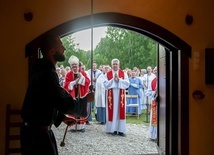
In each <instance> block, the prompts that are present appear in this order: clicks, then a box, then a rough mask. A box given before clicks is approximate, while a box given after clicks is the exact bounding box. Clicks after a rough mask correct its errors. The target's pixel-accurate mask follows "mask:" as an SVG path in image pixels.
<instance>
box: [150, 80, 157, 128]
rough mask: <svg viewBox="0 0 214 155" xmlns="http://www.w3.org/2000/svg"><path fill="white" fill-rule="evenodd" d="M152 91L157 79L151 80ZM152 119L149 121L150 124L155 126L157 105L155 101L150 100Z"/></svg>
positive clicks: (155, 86) (154, 88)
mask: <svg viewBox="0 0 214 155" xmlns="http://www.w3.org/2000/svg"><path fill="white" fill-rule="evenodd" d="M151 85H152V91H155V90H156V88H157V78H154V79H153V80H152V83H151ZM151 106H152V119H151V124H152V126H157V103H156V100H152V105H151Z"/></svg>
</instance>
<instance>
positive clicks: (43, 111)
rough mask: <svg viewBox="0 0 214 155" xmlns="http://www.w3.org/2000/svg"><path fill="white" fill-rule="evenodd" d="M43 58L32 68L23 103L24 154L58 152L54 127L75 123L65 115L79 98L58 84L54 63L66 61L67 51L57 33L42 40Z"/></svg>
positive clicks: (52, 154) (50, 154)
mask: <svg viewBox="0 0 214 155" xmlns="http://www.w3.org/2000/svg"><path fill="white" fill-rule="evenodd" d="M40 47H41V52H42V55H43V58H42V59H38V60H37V61H36V62H35V64H34V65H33V67H32V73H31V76H30V79H29V85H28V88H27V92H26V95H25V98H24V102H23V105H22V113H21V116H22V119H23V124H22V126H21V128H20V135H21V151H22V155H39V154H45V155H58V150H57V145H56V140H55V137H54V133H53V131H52V130H51V126H52V125H55V126H56V127H58V126H59V125H60V124H61V122H62V121H63V122H64V123H66V124H68V125H72V124H74V122H73V121H72V120H70V119H68V118H67V117H65V114H72V113H73V112H74V108H75V104H76V102H77V101H76V100H75V99H73V98H72V96H71V95H70V94H69V93H68V92H67V91H66V90H64V89H63V88H62V87H61V86H60V84H59V78H58V75H57V73H56V69H55V65H56V63H57V61H64V60H65V56H64V51H65V47H64V46H63V44H62V42H61V40H60V38H59V37H58V36H53V35H48V36H46V37H44V38H43V39H42V42H41V46H40Z"/></svg>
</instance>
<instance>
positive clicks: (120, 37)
mask: <svg viewBox="0 0 214 155" xmlns="http://www.w3.org/2000/svg"><path fill="white" fill-rule="evenodd" d="M62 42H63V44H64V46H65V48H66V52H65V55H66V60H65V61H64V62H59V63H57V65H61V64H63V65H64V66H68V65H69V64H68V59H69V58H70V56H71V55H75V56H77V57H78V58H79V60H80V61H82V62H83V63H84V64H85V65H86V68H87V69H89V68H91V51H84V50H80V49H79V48H78V44H74V39H73V38H72V35H68V36H66V37H64V38H62ZM113 58H118V59H119V60H120V66H121V68H122V69H124V68H130V69H133V67H138V68H146V67H147V66H153V67H154V66H156V42H155V41H153V40H151V39H150V38H148V37H146V36H144V35H142V34H139V33H136V32H133V31H130V30H127V29H122V28H118V27H107V32H106V37H104V38H101V40H100V42H99V43H98V45H97V46H96V48H95V49H94V51H93V61H95V62H96V63H97V64H98V65H111V64H110V63H111V60H112V59H113Z"/></svg>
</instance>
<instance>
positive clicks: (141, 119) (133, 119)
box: [126, 110, 150, 126]
mask: <svg viewBox="0 0 214 155" xmlns="http://www.w3.org/2000/svg"><path fill="white" fill-rule="evenodd" d="M149 119H150V117H149V115H148V117H147V116H146V110H143V111H142V114H141V115H140V117H139V119H138V118H137V116H126V123H130V124H144V125H146V126H149Z"/></svg>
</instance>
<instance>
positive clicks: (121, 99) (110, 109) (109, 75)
mask: <svg viewBox="0 0 214 155" xmlns="http://www.w3.org/2000/svg"><path fill="white" fill-rule="evenodd" d="M118 74H119V75H118V76H119V78H122V79H124V72H123V71H122V70H119V71H118ZM107 78H108V80H111V79H112V78H113V73H112V70H111V71H109V72H107ZM107 98H108V101H107V105H108V107H107V108H108V120H109V121H112V120H113V107H114V106H113V105H114V92H113V89H109V90H108V94H107ZM119 103H120V104H119V105H120V111H119V112H120V117H119V118H120V119H121V120H123V119H125V90H124V89H120V92H119Z"/></svg>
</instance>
